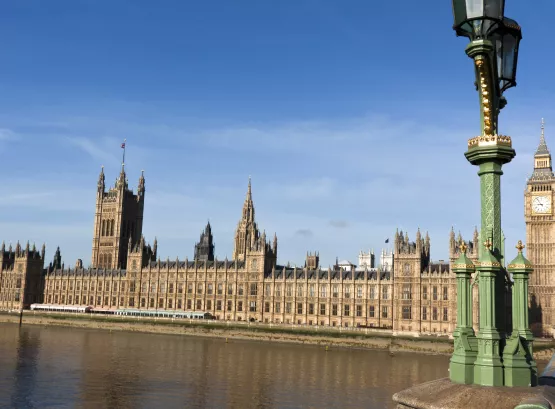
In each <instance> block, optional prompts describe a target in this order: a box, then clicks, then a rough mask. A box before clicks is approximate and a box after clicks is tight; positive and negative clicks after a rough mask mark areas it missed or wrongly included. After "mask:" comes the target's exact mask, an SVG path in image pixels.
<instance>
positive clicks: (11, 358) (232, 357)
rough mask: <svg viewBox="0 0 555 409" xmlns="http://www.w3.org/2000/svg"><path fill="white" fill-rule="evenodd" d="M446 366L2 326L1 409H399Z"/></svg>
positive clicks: (356, 354)
mask: <svg viewBox="0 0 555 409" xmlns="http://www.w3.org/2000/svg"><path fill="white" fill-rule="evenodd" d="M448 362H449V357H447V356H430V355H419V354H410V353H398V354H394V355H393V356H391V355H390V354H389V353H388V352H385V351H368V350H353V349H340V348H332V349H330V350H329V351H326V350H325V348H324V347H318V346H303V345H295V344H281V343H275V342H272V343H269V342H255V341H253V342H250V341H238V340H234V339H229V342H227V343H226V342H225V340H223V339H216V338H197V337H185V336H178V335H155V334H140V333H132V332H109V331H102V330H88V329H79V328H63V327H44V326H42V327H41V326H25V325H24V326H23V327H22V328H21V329H19V327H18V326H17V325H11V324H0V407H11V408H18V409H19V408H164V409H169V408H237V409H245V408H276V409H285V408H392V407H393V403H392V402H391V396H392V395H393V394H394V393H395V392H397V391H400V390H402V389H404V388H406V387H409V386H411V385H414V384H418V383H421V382H425V381H429V380H433V379H437V378H442V377H445V376H447V375H448V372H447V367H448Z"/></svg>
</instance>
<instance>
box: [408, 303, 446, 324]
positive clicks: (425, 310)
mask: <svg viewBox="0 0 555 409" xmlns="http://www.w3.org/2000/svg"><path fill="white" fill-rule="evenodd" d="M431 310H432V317H431V318H432V321H437V320H438V308H437V307H432V309H431ZM402 318H403V319H404V320H410V319H412V307H411V306H405V307H403V309H402ZM428 319H429V317H428V307H422V320H423V321H427V320H428ZM443 321H449V309H448V308H447V307H444V308H443Z"/></svg>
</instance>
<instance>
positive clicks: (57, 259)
mask: <svg viewBox="0 0 555 409" xmlns="http://www.w3.org/2000/svg"><path fill="white" fill-rule="evenodd" d="M52 267H53V268H54V269H55V270H56V269H60V268H62V255H61V253H60V247H59V246H58V248H56V252H55V253H54V260H53V261H52Z"/></svg>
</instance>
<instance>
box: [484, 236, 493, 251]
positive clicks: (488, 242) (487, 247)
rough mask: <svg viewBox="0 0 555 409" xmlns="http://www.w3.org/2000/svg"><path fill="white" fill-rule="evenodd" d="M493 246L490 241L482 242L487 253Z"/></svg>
mask: <svg viewBox="0 0 555 409" xmlns="http://www.w3.org/2000/svg"><path fill="white" fill-rule="evenodd" d="M492 246H493V243H492V242H491V240H490V239H487V240H486V241H484V247H485V248H486V249H488V251H491V247H492Z"/></svg>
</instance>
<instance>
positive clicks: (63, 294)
mask: <svg viewBox="0 0 555 409" xmlns="http://www.w3.org/2000/svg"><path fill="white" fill-rule="evenodd" d="M144 195H145V180H144V176H143V175H141V177H140V179H139V188H138V192H137V193H134V192H133V191H131V190H129V189H128V187H127V178H126V175H125V170H124V169H123V168H122V171H121V174H120V175H119V177H118V179H117V180H116V184H115V186H114V187H113V188H110V189H108V191H107V192H106V191H105V186H104V173H103V171H102V172H101V174H100V176H99V181H98V191H97V204H96V213H95V223H94V234H93V252H92V253H93V259H92V266H91V267H90V268H83V266H82V263H81V261H80V260H78V262H77V263H76V265H75V267H73V268H67V267H66V266H64V265H63V264H62V263H61V255H60V252H59V249H58V250H57V251H56V255H55V257H54V261H53V262H52V263H50V265H49V266H48V267H47V268H45V269H43V266H44V249H43V253H41V254H40V255H39V254H38V253H36V251H35V250H27V249H26V250H25V251H23V250H20V249H19V246H18V249H19V250H18V249H16V251H15V252H11V251H8V252H5V251H3V252H2V253H1V254H3V257H4V259H5V260H6V261H3V262H2V264H1V270H0V285H1V287H0V289H1V290H0V294H1V296H0V297H1V298H0V300H1V301H0V302H1V304H0V307H1V308H4V309H16V308H22V307H23V308H26V307H28V306H29V305H30V304H31V303H33V302H44V303H47V304H61V305H91V306H93V307H94V308H95V309H118V308H139V309H146V310H160V309H162V310H193V311H203V312H210V313H212V314H213V315H214V316H215V317H216V318H217V319H222V320H223V319H225V320H243V321H245V320H254V321H259V322H268V323H270V322H271V323H285V324H303V325H324V326H343V327H345V326H347V327H353V326H368V327H381V328H390V329H393V330H395V331H412V332H425V333H434V332H435V333H450V332H452V331H453V329H454V328H455V323H456V313H455V305H456V285H455V277H454V274H452V273H451V272H450V268H449V263H445V262H439V263H433V262H431V259H430V239H429V237H428V235H427V234H426V237H425V238H422V237H421V235H420V231H418V232H417V234H416V240H415V241H414V242H410V241H409V238H408V235H406V234H405V235H403V233H402V232H400V233H396V234H395V242H394V249H395V250H394V251H395V256H394V265H393V268H388V270H389V271H383V270H376V269H367V268H366V269H364V270H361V269H358V270H355V269H352V270H350V271H346V270H343V269H341V268H337V267H336V266H335V267H333V268H328V269H322V268H321V267H320V266H319V255H318V254H317V253H315V254H312V253H311V254H308V255H307V260H306V266H305V267H304V268H292V267H289V266H283V265H278V264H277V247H278V243H277V237H276V236H275V235H274V237H273V239H272V240H267V237H266V233H265V232H263V231H262V232H261V231H260V229H259V228H258V224H257V222H256V220H255V208H254V204H253V200H252V190H251V183H250V180H249V185H248V190H247V195H246V198H245V201H244V205H243V209H242V215H241V218H240V220H239V223H238V225H237V229H236V233H235V240H234V250H233V259H232V260H227V259H226V260H218V259H217V258H216V257H214V245H213V238H212V231H211V227H210V225H207V227H206V229H205V230H204V232H203V233H202V235H201V238H200V241H199V243H197V244H196V246H195V256H196V257H195V258H194V259H193V260H187V259H185V260H179V259H175V260H169V259H166V260H161V259H160V258H159V257H158V256H157V244H156V242H155V243H154V245H153V246H152V247H151V246H150V245H149V244H146V242H145V240H144V238H143V236H142V217H143V209H144V206H143V204H144ZM449 240H450V261H451V262H452V261H454V260H455V259H456V258H457V257H458V244H459V243H460V242H461V241H462V238H461V237H460V235H459V237H458V239H457V240H455V234H454V232H453V231H452V232H451V236H450V239H449ZM468 247H469V248H470V257H471V258H472V259H474V260H475V259H477V248H478V238H477V233H476V232H475V234H474V239H473V240H471V241H469V242H468ZM20 265H21V266H22V267H18V266H20ZM19 279H21V281H18V280H19ZM16 294H20V295H18V296H17V297H16ZM475 300H477V297H475ZM476 310H477V309H476ZM475 323H476V324H477V321H475Z"/></svg>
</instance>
